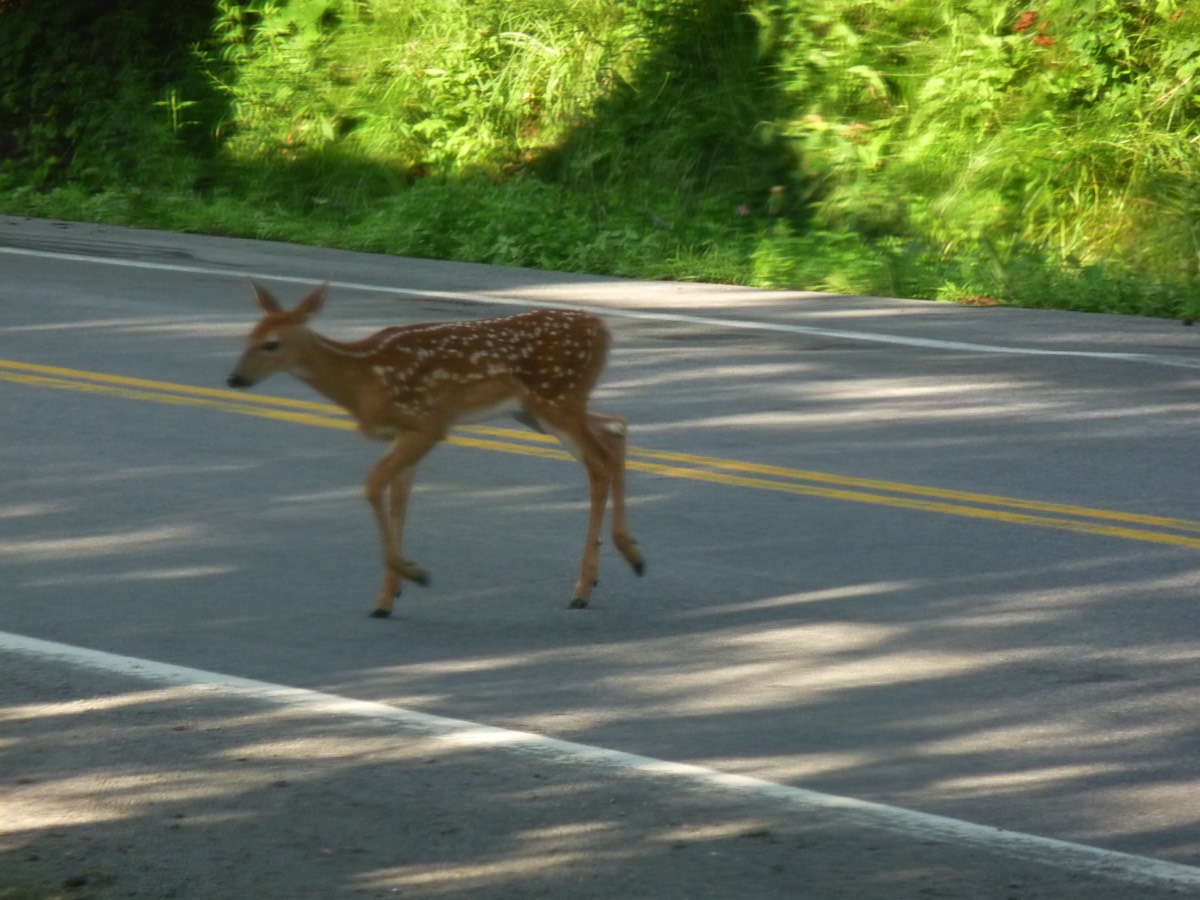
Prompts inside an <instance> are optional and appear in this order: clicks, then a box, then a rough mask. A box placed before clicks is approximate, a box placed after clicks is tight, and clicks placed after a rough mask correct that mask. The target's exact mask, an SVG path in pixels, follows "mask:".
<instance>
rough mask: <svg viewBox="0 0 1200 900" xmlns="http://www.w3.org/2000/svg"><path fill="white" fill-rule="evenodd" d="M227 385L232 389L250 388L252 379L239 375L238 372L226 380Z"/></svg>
mask: <svg viewBox="0 0 1200 900" xmlns="http://www.w3.org/2000/svg"><path fill="white" fill-rule="evenodd" d="M225 383H226V384H227V385H229V386H230V387H231V388H245V387H250V379H248V378H246V377H245V376H243V375H239V374H238V373H237V372H234V373H232V374H231V375H230V376H229V377H228V378H226V379H225Z"/></svg>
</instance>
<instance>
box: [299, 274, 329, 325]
mask: <svg viewBox="0 0 1200 900" xmlns="http://www.w3.org/2000/svg"><path fill="white" fill-rule="evenodd" d="M328 290H329V282H328V281H323V282H321V283H320V284H318V285H317V286H316V287H315V288H313V289H312V291H311V292H309V295H308V296H307V297H305V298H304V299H303V300H301V301H300V303H299V304H297V306H296V308H295V310H293V312H295V313H296V315H298V316H300V318H301V320H304V319H307V318H308V317H309V316H315V315H316V314H317V313H319V312H320V311H321V306H322V304H324V302H325V293H326V292H327V291H328Z"/></svg>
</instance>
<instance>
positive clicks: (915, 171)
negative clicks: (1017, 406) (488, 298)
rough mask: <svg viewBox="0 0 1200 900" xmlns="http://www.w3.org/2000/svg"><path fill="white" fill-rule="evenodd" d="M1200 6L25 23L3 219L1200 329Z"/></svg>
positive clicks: (700, 2)
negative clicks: (1094, 314)
mask: <svg viewBox="0 0 1200 900" xmlns="http://www.w3.org/2000/svg"><path fill="white" fill-rule="evenodd" d="M1198 70H1200V6H1197V4H1195V3H1187V2H1185V0H1138V2H1131V0H1021V2H996V0H959V2H950V0H625V2H613V0H474V2H469V0H290V2H287V0H250V2H237V0H217V2H216V3H215V4H214V3H212V2H195V3H182V4H161V3H156V2H153V0H130V2H126V3H121V4H113V3H111V2H101V0H73V2H67V0H0V122H3V123H4V128H3V131H0V160H2V161H0V211H2V212H6V213H10V214H27V215H38V216H53V217H62V218H69V219H82V220H89V221H102V222H110V223H120V224H129V225H141V226H149V227H156V228H167V229H175V230H185V231H202V232H210V233H218V234H230V235H244V236H253V237H263V238H276V239H283V240H289V241H297V242H304V243H314V244H325V245H331V246H342V247H351V248H357V249H365V250H372V251H380V252H386V253H393V254H402V255H415V256H425V257H435V258H443V259H457V260H471V261H478V262H488V263H497V264H502V265H516V266H533V267H537V268H546V269H560V270H568V271H576V272H589V273H595V274H612V275H628V276H638V277H644V278H673V279H688V280H708V281H719V282H730V283H738V284H752V285H761V286H771V287H791V288H800V289H812V290H826V291H836V292H846V293H862V294H879V295H890V296H901V297H915V298H930V299H942V300H953V301H958V302H973V303H979V304H992V303H1007V304H1017V305H1029V306H1048V307H1057V308H1065V309H1077V310H1093V311H1103V312H1120V313H1138V314H1146V315H1157V316H1166V317H1189V318H1190V317H1195V316H1200V79H1198V77H1197V75H1198Z"/></svg>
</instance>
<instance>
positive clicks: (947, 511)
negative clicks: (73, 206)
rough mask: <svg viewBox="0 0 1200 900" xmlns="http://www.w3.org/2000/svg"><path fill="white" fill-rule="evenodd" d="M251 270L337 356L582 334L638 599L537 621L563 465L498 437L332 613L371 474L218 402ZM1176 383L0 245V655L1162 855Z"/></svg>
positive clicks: (709, 293) (339, 439) (1166, 847)
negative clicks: (159, 673) (217, 686)
mask: <svg viewBox="0 0 1200 900" xmlns="http://www.w3.org/2000/svg"><path fill="white" fill-rule="evenodd" d="M250 276H253V277H256V278H260V279H263V280H264V281H266V282H267V283H269V284H270V285H271V286H272V288H273V289H275V290H276V293H278V294H279V295H280V296H281V297H284V298H288V299H295V298H298V297H299V296H301V294H302V293H303V292H304V291H305V288H306V286H308V285H311V284H313V283H315V282H316V281H319V280H329V281H331V282H332V289H331V294H330V299H329V301H328V304H327V306H326V310H325V312H324V313H323V314H322V316H321V318H320V319H319V320H318V321H317V322H316V323H315V324H316V325H317V327H318V328H319V329H323V330H324V331H326V332H327V333H329V334H331V335H335V336H342V337H344V336H351V335H362V334H365V333H368V332H369V331H371V330H373V329H375V328H378V327H382V326H384V325H386V324H401V323H408V322H416V321H422V320H434V319H449V318H468V317H477V316H492V315H500V314H504V313H505V312H509V311H516V310H517V309H519V308H524V307H526V306H528V305H529V304H549V303H553V302H566V303H571V304H575V305H581V306H586V307H588V308H594V309H600V310H603V311H604V313H605V314H606V317H607V321H608V322H609V325H610V327H611V329H612V331H613V334H614V337H615V349H614V352H613V354H612V357H611V360H610V364H609V369H608V373H607V375H606V377H605V379H604V380H603V382H602V385H601V389H600V390H599V391H598V392H597V397H596V406H597V408H598V409H600V410H603V411H610V412H619V413H621V414H622V415H624V416H626V417H628V418H629V420H630V421H631V435H630V442H631V445H632V447H633V449H632V450H631V456H630V458H631V472H630V476H629V494H630V500H631V505H630V516H631V523H632V526H633V531H634V534H635V535H636V536H637V537H638V540H639V543H640V546H641V548H642V549H643V551H644V552H645V553H646V557H647V564H648V568H647V574H646V576H645V577H644V578H641V579H637V578H635V577H633V575H632V574H631V573H630V572H629V571H628V569H627V568H626V567H625V565H624V563H623V562H622V561H621V560H620V559H619V558H618V557H617V556H616V554H615V552H614V551H612V549H611V547H607V546H606V547H605V548H604V554H603V556H602V568H601V579H600V585H599V587H598V588H597V590H596V593H595V594H594V595H593V599H592V606H591V608H589V609H588V610H586V611H582V612H581V611H576V610H568V609H566V608H565V607H566V603H567V601H569V599H570V590H571V585H572V582H573V578H574V574H575V570H576V565H577V554H578V550H579V544H580V541H581V538H582V534H583V529H584V524H585V508H586V504H585V489H584V483H583V477H582V473H581V471H580V470H579V469H578V467H577V466H576V465H575V464H574V463H572V462H570V461H565V460H560V459H557V458H547V457H545V456H544V455H542V454H541V453H540V451H541V450H542V449H543V445H541V444H538V443H537V442H536V441H533V440H531V439H528V438H526V437H523V436H520V435H518V434H517V431H516V429H518V428H519V426H516V425H515V424H514V423H508V422H496V423H492V424H493V425H494V426H495V427H496V428H499V429H501V430H500V431H481V430H478V429H476V430H473V431H464V432H461V433H459V434H458V435H457V436H456V442H455V443H453V444H449V445H445V446H442V447H440V448H438V449H437V450H436V451H435V452H434V453H433V454H431V455H430V456H429V457H428V458H427V459H426V460H425V461H424V462H423V464H422V466H421V469H420V472H419V475H418V479H417V487H416V489H415V491H414V496H413V502H412V505H411V508H410V512H409V527H408V530H407V532H406V545H407V550H408V551H409V552H410V554H411V555H412V557H413V558H414V559H415V560H417V561H418V562H419V563H420V564H421V565H423V566H424V567H426V568H427V569H428V570H429V571H430V573H431V575H432V579H433V584H432V585H431V586H430V587H429V588H427V589H419V588H412V589H409V590H407V591H406V593H405V595H404V596H403V597H402V598H401V599H400V600H399V601H398V602H397V608H396V612H395V614H394V615H393V618H391V619H390V620H386V621H379V620H372V619H369V618H367V616H366V613H367V612H368V611H370V609H371V608H372V604H373V598H374V591H375V589H376V586H377V580H378V576H379V566H378V562H377V559H376V553H377V550H376V542H375V538H374V533H373V526H372V523H371V520H370V516H369V514H368V511H367V508H366V506H365V504H364V503H363V501H362V499H361V482H362V479H363V477H364V475H365V473H366V471H367V469H368V468H369V466H370V465H371V463H372V461H373V460H374V459H375V458H376V457H377V456H378V454H379V452H380V449H381V448H380V447H379V446H376V445H371V444H368V443H366V442H364V441H362V440H361V439H359V438H358V437H357V436H356V435H355V434H353V433H352V432H350V431H347V430H346V423H345V421H344V420H343V419H341V418H339V417H338V416H337V415H336V413H334V412H333V411H332V410H326V409H323V408H321V407H317V408H304V409H300V408H298V407H295V406H287V405H284V404H283V403H282V402H280V403H275V402H273V401H272V398H281V399H282V400H288V399H295V400H307V401H319V399H320V398H317V397H314V396H312V395H311V394H310V393H308V392H307V389H306V388H304V386H303V385H300V384H298V383H295V382H289V381H287V380H282V379H281V380H276V381H271V382H269V383H267V384H266V385H264V386H262V387H261V388H260V389H259V390H257V392H256V394H255V395H253V396H254V397H257V398H258V402H256V401H254V400H253V399H252V397H247V396H244V395H240V394H234V393H232V392H227V391H225V390H224V389H223V385H224V378H225V375H226V374H227V372H228V370H229V368H230V366H231V365H232V363H233V361H234V359H235V358H236V356H237V355H238V353H239V351H240V347H241V340H242V336H243V335H244V333H245V332H246V330H247V329H248V328H249V326H250V325H251V324H252V322H253V321H254V318H255V311H254V309H253V308H252V304H251V302H250V293H249V289H248V286H247V278H248V277H250ZM1197 387H1200V332H1196V331H1194V330H1193V329H1188V328H1183V327H1181V326H1180V325H1179V324H1178V323H1173V322H1162V321H1151V320H1142V319H1134V318H1118V317H1103V316H1089V315H1080V314H1067V313H1053V312H1037V311H1022V310H1007V309H966V308H958V307H949V306H944V305H937V304H928V303H918V302H908V301H898V300H887V299H871V298H841V297H827V296H820V295H806V294H787V293H777V292H765V291H753V290H745V289H737V288H727V287H716V286H694V285H682V284H643V283H636V282H626V281H620V280H616V279H599V278H586V277H580V276H564V275H558V274H554V273H542V272H532V271H526V270H506V269H496V268H490V267H482V266H464V265H452V264H446V263H436V262H428V261H418V260H405V259H396V258H388V257H378V256H366V255H360V254H350V253H344V252H336V251H329V250H314V249H311V248H301V247H294V246H286V245H278V244H267V243H261V242H249V241H232V240H221V239H213V238H205V237H199V236H179V235H168V234H160V233H152V232H136V231H128V230H121V229H109V228H94V227H89V226H79V225H71V226H67V225H64V224H61V223H49V222H36V221H28V220H16V219H0V421H3V422H4V426H3V428H2V429H0V585H2V588H0V590H2V591H3V597H2V599H0V630H2V631H3V632H7V633H9V634H15V635H22V636H29V637H32V638H36V639H40V640H44V641H52V642H59V643H62V644H66V645H71V646H79V647H85V648H91V649H95V650H99V651H104V652H105V653H110V654H116V655H119V656H127V657H137V658H140V659H147V660H155V661H159V662H163V663H169V664H173V665H177V666H187V667H193V668H195V669H200V670H205V671H206V672H212V673H225V674H229V675H233V676H238V677H241V678H246V679H255V680H257V681H260V682H264V683H269V684H272V685H286V686H292V687H297V688H302V689H307V690H310V691H314V692H320V693H321V694H322V695H325V694H333V695H338V696H339V697H345V698H351V699H355V700H363V701H370V702H376V703H381V704H384V705H386V706H388V707H394V708H397V709H402V710H412V711H419V712H423V713H429V714H433V715H436V716H445V717H452V718H454V719H459V720H465V721H469V722H477V723H485V724H488V725H492V726H497V727H499V728H503V729H516V730H519V731H522V732H533V733H536V734H539V735H545V736H548V737H550V738H555V739H561V740H564V741H569V742H573V744H576V745H581V746H586V747H598V748H606V749H611V750H615V751H620V752H621V753H624V754H634V755H637V756H638V757H639V758H642V757H648V758H653V759H659V760H667V761H673V762H680V763H687V764H692V765H695V766H699V767H703V769H704V770H705V771H714V772H721V773H735V774H741V775H747V776H752V777H753V778H756V779H761V780H764V781H768V782H772V783H775V784H780V785H784V786H792V787H797V788H803V789H807V790H811V791H816V792H821V794H822V795H832V796H837V797H847V798H856V799H858V800H863V801H868V802H870V803H873V804H879V805H881V806H883V807H886V808H889V809H891V808H894V809H897V810H903V811H915V812H916V813H919V814H932V815H936V816H942V817H948V818H950V819H953V820H956V821H961V822H965V823H973V824H976V825H982V826H989V827H995V828H1000V829H1007V830H1011V831H1014V832H1020V833H1023V834H1033V835H1038V836H1044V837H1046V838H1051V839H1056V840H1060V841H1067V842H1073V843H1077V844H1082V845H1087V846H1091V847H1098V848H1102V849H1106V850H1112V851H1115V852H1118V853H1125V854H1136V855H1139V856H1144V857H1148V858H1150V859H1154V860H1161V861H1165V862H1169V863H1179V864H1183V865H1185V866H1200V832H1198V831H1197V824H1198V820H1200V731H1198V728H1197V722H1198V721H1200V716H1198V715H1197V713H1198V712H1200V708H1198V707H1200V692H1198V691H1197V688H1198V687H1200V611H1198V608H1197V603H1196V596H1197V587H1198V586H1200V552H1198V551H1200V521H1197V520H1200V502H1198V499H1197V490H1196V487H1197V475H1196V467H1195V447H1196V445H1197V437H1198V436H1200V424H1198V423H1197V417H1196V412H1197V409H1198V408H1200V407H1198V401H1197ZM510 429H511V430H510ZM0 652H4V651H0ZM7 652H9V653H12V652H15V651H13V650H12V648H8V651H7ZM9 664H10V665H11V664H12V663H11V662H10V663H9ZM97 677H99V676H97ZM105 677H108V676H105ZM112 690H114V691H116V690H117V688H115V687H114V688H112ZM4 691H5V687H4V683H3V682H0V702H2V701H3V696H4ZM35 693H36V691H35ZM0 725H2V722H0ZM2 758H3V757H0V759H2ZM1018 855H1019V854H1018ZM1179 871H1182V870H1179ZM1197 875H1198V876H1200V873H1197ZM1167 880H1168V882H1169V881H1170V879H1167ZM1184 881H1186V878H1185V879H1184ZM707 883H709V884H712V883H714V882H712V880H711V878H710V879H709V881H708V882H707ZM1182 883H1184V882H1179V883H1178V884H1176V888H1178V889H1179V890H1181V891H1182V892H1187V890H1191V889H1192V888H1187V889H1184V888H1179V884H1182ZM1196 885H1200V881H1197V882H1196ZM1195 889H1196V890H1197V891H1200V887H1196V888H1195ZM1089 890H1090V889H1089ZM1010 893H1011V892H1010ZM719 895H720V894H719V893H718V894H715V895H714V896H719ZM766 895H769V893H768V894H766ZM850 895H852V894H848V896H850ZM877 895H878V896H884V894H883V893H879V894H877ZM951 895H953V894H951ZM1012 895H1014V896H1015V894H1012ZM1198 895H1200V894H1198ZM414 896H416V895H414ZM514 896H515V894H514ZM647 896H649V894H648V895H647ZM830 896H832V894H830ZM889 896H890V895H889ZM914 896H915V894H914ZM997 896H1001V894H997ZM1047 896H1054V894H1048V895H1047ZM1081 896H1082V895H1081ZM1088 896H1096V893H1095V891H1094V890H1091V891H1090V893H1089V894H1088Z"/></svg>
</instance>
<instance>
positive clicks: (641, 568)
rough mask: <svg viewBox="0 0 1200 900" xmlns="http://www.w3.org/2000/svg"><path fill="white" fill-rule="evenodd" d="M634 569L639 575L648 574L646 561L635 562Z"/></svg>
mask: <svg viewBox="0 0 1200 900" xmlns="http://www.w3.org/2000/svg"><path fill="white" fill-rule="evenodd" d="M633 571H634V574H636V575H638V576H639V577H640V576H642V575H645V574H646V564H645V563H644V562H639V563H634V564H633Z"/></svg>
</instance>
